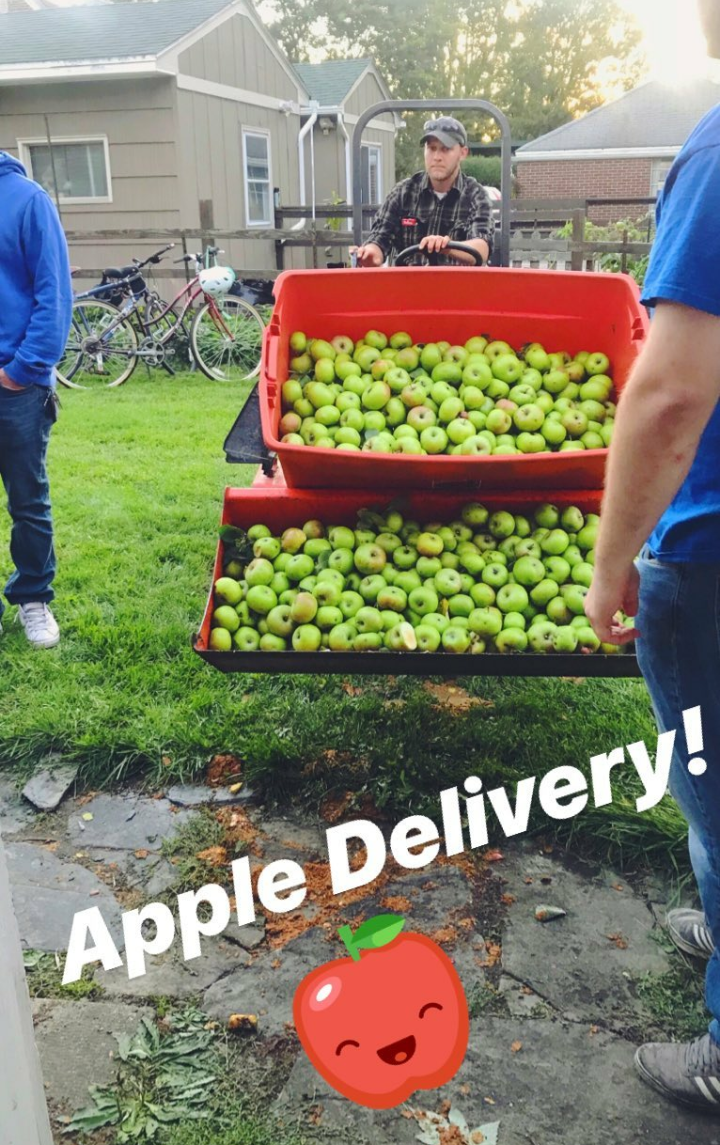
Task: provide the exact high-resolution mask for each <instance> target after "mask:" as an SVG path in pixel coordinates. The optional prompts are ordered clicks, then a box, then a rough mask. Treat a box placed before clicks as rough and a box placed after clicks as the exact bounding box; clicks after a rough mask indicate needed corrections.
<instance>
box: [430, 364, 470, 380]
mask: <svg viewBox="0 0 720 1145" xmlns="http://www.w3.org/2000/svg"><path fill="white" fill-rule="evenodd" d="M462 376H463V367H462V366H461V365H460V364H459V362H453V361H442V362H440V363H439V365H437V366H434V367H433V369H432V371H431V374H430V377H431V378H432V380H433V381H434V382H448V383H449V384H450V385H451V386H459V385H460V383H461V381H462Z"/></svg>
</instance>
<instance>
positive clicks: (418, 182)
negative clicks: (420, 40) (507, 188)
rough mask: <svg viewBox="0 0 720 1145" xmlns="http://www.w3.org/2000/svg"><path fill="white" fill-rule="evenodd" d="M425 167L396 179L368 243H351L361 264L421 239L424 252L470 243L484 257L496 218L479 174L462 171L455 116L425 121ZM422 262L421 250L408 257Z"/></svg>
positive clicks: (461, 134)
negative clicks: (452, 244)
mask: <svg viewBox="0 0 720 1145" xmlns="http://www.w3.org/2000/svg"><path fill="white" fill-rule="evenodd" d="M420 142H421V143H424V144H425V170H424V171H419V172H418V173H417V174H416V175H411V176H410V178H409V179H403V180H402V182H401V183H397V184H396V185H395V186H394V187H393V189H392V191H391V192H390V194H389V195H388V197H387V199H386V200H385V202H384V203H383V205H382V207H381V208H380V210H379V211H378V213H377V215H376V216H375V221H374V223H373V228H372V230H371V232H370V235H369V236H368V239H367V242H365V243H364V244H363V245H362V246H361V247H354V248H353V253H355V254H356V255H357V260H358V263H359V264H360V265H361V266H381V265H382V263H383V262H385V260H386V259H387V258H388V256H389V255H390V252H391V251H395V253H396V254H399V252H400V251H402V250H405V249H406V248H407V247H410V246H415V245H416V244H419V246H420V247H421V249H422V250H423V251H425V252H427V253H428V254H430V253H432V252H440V251H443V250H444V249H445V247H446V246H447V244H448V243H449V242H462V243H466V244H467V245H468V246H471V247H473V248H474V249H475V250H476V251H478V252H479V253H480V255H481V256H482V259H483V262H487V260H488V259H489V257H490V254H491V252H492V240H493V232H494V230H495V223H494V219H493V214H492V207H491V205H490V199H489V198H488V194H487V192H486V190H485V188H484V187H483V186H482V184H481V183H478V181H477V179H473V178H471V177H470V176H469V175H465V174H463V172H462V171H461V170H460V163H461V162H462V160H463V159H464V158H465V157H466V155H467V153H468V147H467V132H466V131H465V128H464V127H463V125H462V123H460V122H459V121H458V120H457V119H453V118H452V116H449V115H444V116H441V118H440V119H430V120H428V122H427V123H426V124H425V128H424V135H423V137H422V139H421V141H420ZM444 258H445V259H447V260H450V259H452V260H454V261H457V262H466V263H473V262H474V261H475V260H474V259H473V257H472V255H470V254H465V253H464V252H463V251H448V252H447V254H446V255H445V256H444ZM412 261H413V262H415V263H418V264H419V263H422V262H423V261H424V259H423V256H422V255H416V256H415V257H414V259H412Z"/></svg>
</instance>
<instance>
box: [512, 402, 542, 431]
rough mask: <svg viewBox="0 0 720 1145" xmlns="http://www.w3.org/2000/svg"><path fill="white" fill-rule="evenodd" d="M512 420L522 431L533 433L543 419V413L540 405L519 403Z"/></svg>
mask: <svg viewBox="0 0 720 1145" xmlns="http://www.w3.org/2000/svg"><path fill="white" fill-rule="evenodd" d="M513 421H514V422H515V425H516V426H517V428H518V429H519V430H521V431H522V432H523V433H535V432H536V431H537V430H538V429H540V427H541V426H542V424H543V422H544V421H545V414H544V413H543V411H542V410H541V409H540V406H538V405H535V404H533V403H530V404H528V405H521V406H519V407H518V408H517V409H516V410H515V412H514V414H513Z"/></svg>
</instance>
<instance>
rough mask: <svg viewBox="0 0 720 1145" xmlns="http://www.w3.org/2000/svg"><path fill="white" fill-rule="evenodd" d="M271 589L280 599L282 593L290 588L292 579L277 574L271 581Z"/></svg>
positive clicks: (282, 574)
mask: <svg viewBox="0 0 720 1145" xmlns="http://www.w3.org/2000/svg"><path fill="white" fill-rule="evenodd" d="M270 588H271V589H272V590H273V592H274V593H275V595H276V596H277V597H278V598H279V597H280V595H281V593H283V592H287V591H288V590H289V588H290V579H289V577H286V576H285V573H277V572H276V573H275V576H274V577H273V578H272V580H271V581H270Z"/></svg>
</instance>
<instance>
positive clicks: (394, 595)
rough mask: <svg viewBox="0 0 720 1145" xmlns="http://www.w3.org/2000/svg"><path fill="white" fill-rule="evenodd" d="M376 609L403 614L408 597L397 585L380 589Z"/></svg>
mask: <svg viewBox="0 0 720 1145" xmlns="http://www.w3.org/2000/svg"><path fill="white" fill-rule="evenodd" d="M376 603H377V607H378V608H379V609H382V610H383V611H392V612H404V611H405V609H406V607H407V603H408V596H407V593H406V592H403V590H402V589H401V588H398V586H397V585H388V586H387V588H384V589H381V590H380V592H379V593H378V594H377V600H376Z"/></svg>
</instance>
